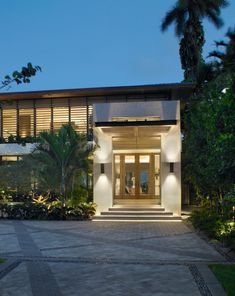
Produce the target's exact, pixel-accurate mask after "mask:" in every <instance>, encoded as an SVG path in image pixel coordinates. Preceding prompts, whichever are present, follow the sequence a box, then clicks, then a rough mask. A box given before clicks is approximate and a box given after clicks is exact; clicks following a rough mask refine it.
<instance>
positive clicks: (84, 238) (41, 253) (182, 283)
mask: <svg viewBox="0 0 235 296" xmlns="http://www.w3.org/2000/svg"><path fill="white" fill-rule="evenodd" d="M0 257H3V258H7V262H6V263H4V264H0V295H1V296H11V295H12V296H18V295H19V296H28V295H29V296H31V295H34V296H47V295H50V296H53V295H56V296H57V295H58V296H59V295H68V296H73V295H76V296H77V295H82V296H83V295H86V296H90V295H92V296H93V295H98V296H99V295H102V296H112V295H115V296H119V295H120V296H121V295H125V296H132V295H133V296H139V295H141V296H142V295H146V296H152V295H164V296H165V295H169V296H170V295H190V296H193V295H220V296H222V295H225V293H224V291H223V289H222V288H221V287H220V285H219V284H218V282H217V281H216V279H215V277H214V276H213V274H212V273H211V271H210V270H209V269H208V267H207V264H208V263H209V262H226V260H225V258H223V257H222V256H221V255H220V254H219V253H218V252H217V251H216V250H214V249H213V248H212V247H211V246H209V245H208V244H207V243H206V242H205V241H203V240H202V239H200V238H199V237H198V236H197V235H196V234H195V233H193V232H192V231H191V230H190V229H189V228H188V227H187V226H185V224H184V223H182V222H165V223H123V222H120V223H117V222H116V223H115V222H77V221H71V222H69V221H24V222H22V221H7V220H4V221H3V220H0Z"/></svg>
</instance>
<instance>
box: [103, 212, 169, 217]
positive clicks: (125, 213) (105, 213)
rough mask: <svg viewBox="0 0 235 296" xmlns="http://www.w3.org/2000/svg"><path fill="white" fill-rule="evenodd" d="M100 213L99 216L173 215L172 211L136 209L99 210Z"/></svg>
mask: <svg viewBox="0 0 235 296" xmlns="http://www.w3.org/2000/svg"><path fill="white" fill-rule="evenodd" d="M100 214H101V216H110V215H111V216H116V215H118V216H124V215H125V216H126V215H127V216H128V215H129V216H144V215H147V216H149V215H150V216H161V215H163V216H165V215H166V216H172V215H173V213H170V212H150V211H149V212H136V211H132V212H130V211H128V212H115V211H113V212H101V213H100Z"/></svg>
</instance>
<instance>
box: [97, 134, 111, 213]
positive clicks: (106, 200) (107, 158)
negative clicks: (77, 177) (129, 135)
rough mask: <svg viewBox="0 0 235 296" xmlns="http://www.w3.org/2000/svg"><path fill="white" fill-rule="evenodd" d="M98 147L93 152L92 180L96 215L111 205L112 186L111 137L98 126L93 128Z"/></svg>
mask: <svg viewBox="0 0 235 296" xmlns="http://www.w3.org/2000/svg"><path fill="white" fill-rule="evenodd" d="M94 132H95V136H96V137H97V139H98V145H99V147H98V148H97V149H96V151H95V153H94V161H93V176H94V177H93V180H94V202H95V203H96V204H97V211H96V213H97V215H99V213H100V212H102V211H107V210H108V208H110V207H112V205H113V188H112V170H113V169H112V159H113V152H112V137H111V136H108V135H106V134H104V133H102V131H100V130H99V128H94ZM101 163H103V164H104V174H101Z"/></svg>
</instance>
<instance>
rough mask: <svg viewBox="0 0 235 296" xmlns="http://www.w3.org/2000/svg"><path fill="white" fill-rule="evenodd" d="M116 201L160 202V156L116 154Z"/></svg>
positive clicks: (152, 154) (150, 154)
mask: <svg viewBox="0 0 235 296" xmlns="http://www.w3.org/2000/svg"><path fill="white" fill-rule="evenodd" d="M113 163H114V182H113V184H114V188H113V190H114V199H116V200H119V199H121V200H123V199H127V200H132V199H135V200H141V199H144V200H147V199H156V200H158V201H159V200H160V192H161V190H160V155H159V154H155V153H149V154H146V153H128V154H114V161H113Z"/></svg>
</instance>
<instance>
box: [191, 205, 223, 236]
mask: <svg viewBox="0 0 235 296" xmlns="http://www.w3.org/2000/svg"><path fill="white" fill-rule="evenodd" d="M191 221H192V224H193V226H194V227H195V228H198V229H200V230H203V231H205V232H206V233H207V235H208V236H209V237H211V238H213V237H216V238H217V237H218V236H219V235H220V233H221V231H222V229H223V222H222V220H221V217H220V216H219V215H218V213H216V212H215V211H211V210H208V209H202V210H201V211H193V212H192V215H191Z"/></svg>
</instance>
